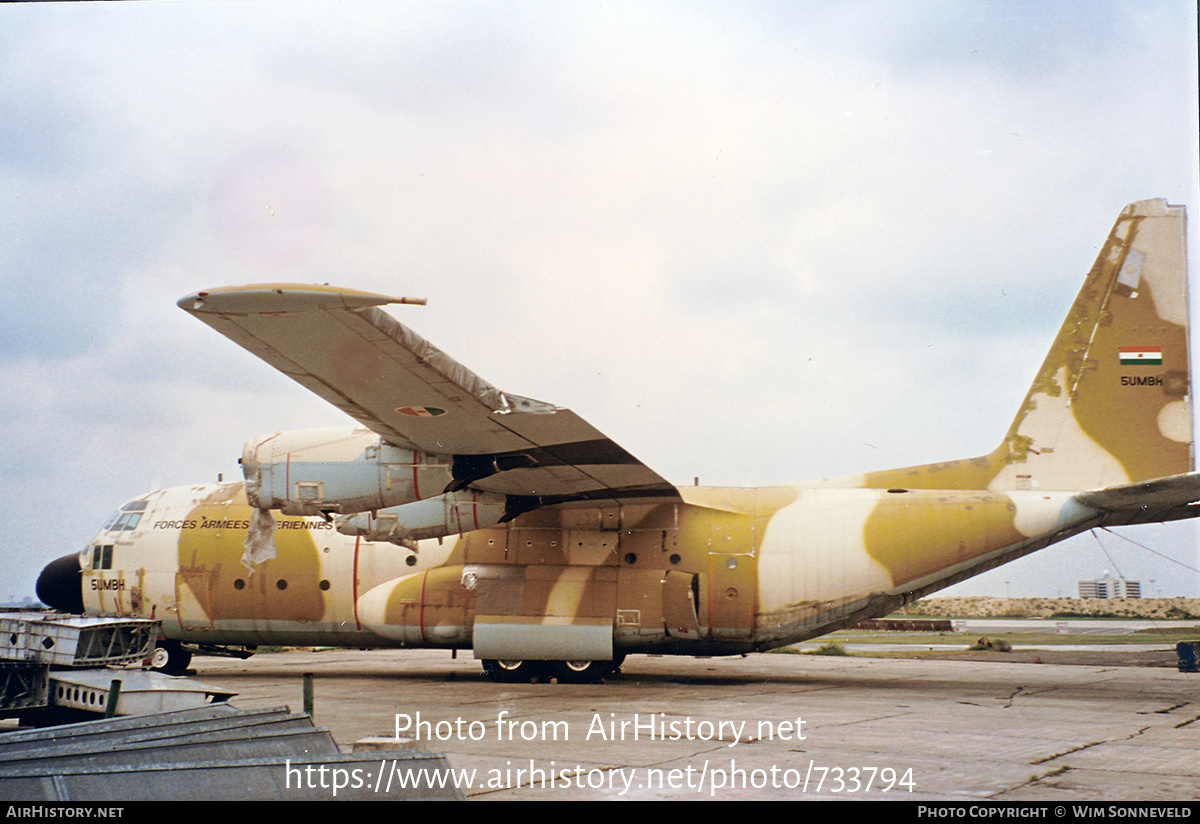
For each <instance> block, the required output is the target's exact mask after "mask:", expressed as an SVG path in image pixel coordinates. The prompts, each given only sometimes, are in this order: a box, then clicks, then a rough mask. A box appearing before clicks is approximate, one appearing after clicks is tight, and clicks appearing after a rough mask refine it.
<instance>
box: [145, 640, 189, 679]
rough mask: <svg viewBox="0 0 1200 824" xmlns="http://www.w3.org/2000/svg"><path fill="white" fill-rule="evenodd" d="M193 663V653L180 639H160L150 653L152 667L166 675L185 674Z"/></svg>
mask: <svg viewBox="0 0 1200 824" xmlns="http://www.w3.org/2000/svg"><path fill="white" fill-rule="evenodd" d="M190 663H192V653H191V652H189V651H188V650H186V649H184V648H183V645H182V644H180V643H179V642H178V641H166V640H163V641H159V642H158V646H156V647H155V648H154V652H152V653H151V654H150V669H152V670H154V671H155V672H161V673H163V674H164V675H183V674H184V673H185V672H187V668H188V664H190Z"/></svg>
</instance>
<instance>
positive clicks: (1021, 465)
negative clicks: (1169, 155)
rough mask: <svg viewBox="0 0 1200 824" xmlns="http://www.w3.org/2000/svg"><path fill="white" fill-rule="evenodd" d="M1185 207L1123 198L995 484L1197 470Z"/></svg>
mask: <svg viewBox="0 0 1200 824" xmlns="http://www.w3.org/2000/svg"><path fill="white" fill-rule="evenodd" d="M1185 231H1186V219H1185V212H1184V208H1183V207H1182V206H1169V205H1167V202H1166V201H1165V200H1144V201H1141V202H1138V203H1132V204H1130V205H1129V206H1126V207H1125V209H1124V210H1123V211H1122V212H1121V214H1120V216H1119V217H1118V218H1117V222H1116V224H1115V225H1114V226H1113V228H1112V232H1110V233H1109V235H1108V240H1107V241H1106V242H1105V244H1104V248H1102V249H1101V250H1100V255H1099V257H1097V258H1096V262H1095V264H1093V266H1092V270H1091V271H1090V272H1089V273H1088V276H1087V280H1086V281H1085V282H1084V284H1083V288H1082V289H1081V290H1080V292H1079V296H1078V297H1077V298H1076V299H1075V303H1074V305H1073V306H1072V307H1071V311H1070V313H1069V314H1068V315H1067V320H1066V322H1065V323H1064V324H1063V326H1062V329H1061V330H1059V333H1058V337H1057V338H1055V340H1054V345H1053V346H1052V347H1051V348H1050V353H1049V354H1048V355H1047V356H1046V360H1045V362H1044V363H1043V364H1042V368H1041V370H1040V371H1039V372H1038V375H1037V379H1036V380H1035V381H1034V383H1033V386H1032V387H1030V390H1029V394H1028V395H1027V396H1026V398H1025V402H1024V403H1023V404H1022V405H1021V409H1020V411H1019V412H1018V413H1017V416H1016V419H1015V420H1014V421H1013V423H1012V426H1011V427H1010V428H1009V431H1008V434H1007V435H1006V436H1005V438H1004V444H1003V445H1002V446H1001V448H1000V450H998V451H999V452H1001V453H1002V454H1001V455H1000V456H998V457H1001V458H1002V460H1003V466H1002V467H1001V468H1000V471H999V472H998V473H997V475H996V476H995V478H993V480H992V482H991V483H990V484H989V487H990V488H992V489H1022V488H1026V489H1028V488H1034V489H1038V488H1040V489H1060V490H1064V489H1065V490H1081V489H1098V488H1103V487H1108V486H1115V485H1118V484H1125V483H1131V482H1134V481H1142V480H1148V479H1151V478H1159V477H1163V476H1167V475H1176V474H1181V473H1184V472H1188V471H1191V469H1192V463H1193V459H1192V410H1191V399H1190V394H1191V368H1190V363H1189V354H1188V302H1187V262H1186V256H1185V253H1184V247H1185V243H1184V234H1185Z"/></svg>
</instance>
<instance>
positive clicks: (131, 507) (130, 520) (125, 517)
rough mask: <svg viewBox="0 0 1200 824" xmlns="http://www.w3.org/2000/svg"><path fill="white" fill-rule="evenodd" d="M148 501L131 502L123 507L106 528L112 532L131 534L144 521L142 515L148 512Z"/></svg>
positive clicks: (110, 519) (109, 520)
mask: <svg viewBox="0 0 1200 824" xmlns="http://www.w3.org/2000/svg"><path fill="white" fill-rule="evenodd" d="M146 503H147V502H146V501H145V500H140V501H130V502H129V503H127V504H125V506H123V507H121V508H120V510H118V511H117V512H116V513H114V514H113V516H112V517H111V518H109V519H108V523H106V524H105V525H104V528H105V529H107V530H111V531H112V532H129V531H131V530H133V529H134V527H136V526H137V525H138V521H140V520H141V519H142V513H143V512H145V511H146Z"/></svg>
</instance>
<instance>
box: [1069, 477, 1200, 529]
mask: <svg viewBox="0 0 1200 824" xmlns="http://www.w3.org/2000/svg"><path fill="white" fill-rule="evenodd" d="M1075 500H1077V501H1079V502H1080V503H1081V504H1085V505H1087V506H1090V507H1091V508H1093V509H1100V510H1104V511H1105V512H1106V513H1107V514H1106V516H1105V519H1104V523H1105V524H1106V525H1113V526H1121V525H1125V524H1156V523H1162V522H1163V521H1177V520H1180V519H1182V518H1194V517H1196V507H1197V506H1200V472H1188V473H1185V474H1183V475H1172V476H1170V477H1167V478H1156V479H1154V480H1152V481H1142V482H1140V483H1133V484H1126V485H1124V486H1113V487H1109V488H1108V489H1100V490H1096V491H1093V492H1080V493H1079V494H1077V495H1076V496H1075Z"/></svg>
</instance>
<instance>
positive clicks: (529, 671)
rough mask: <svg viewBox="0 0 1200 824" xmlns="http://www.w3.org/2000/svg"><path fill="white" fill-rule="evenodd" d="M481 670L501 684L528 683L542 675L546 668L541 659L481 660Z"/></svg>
mask: <svg viewBox="0 0 1200 824" xmlns="http://www.w3.org/2000/svg"><path fill="white" fill-rule="evenodd" d="M483 672H484V674H485V675H486V676H487V677H488V678H490V679H492V680H493V681H496V682H498V683H501V684H528V683H529V682H530V681H532V680H534V679H535V678H539V677H541V676H544V675H545V673H546V668H545V663H544V662H542V661H511V660H506V661H497V660H486V661H484V662H483Z"/></svg>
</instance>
